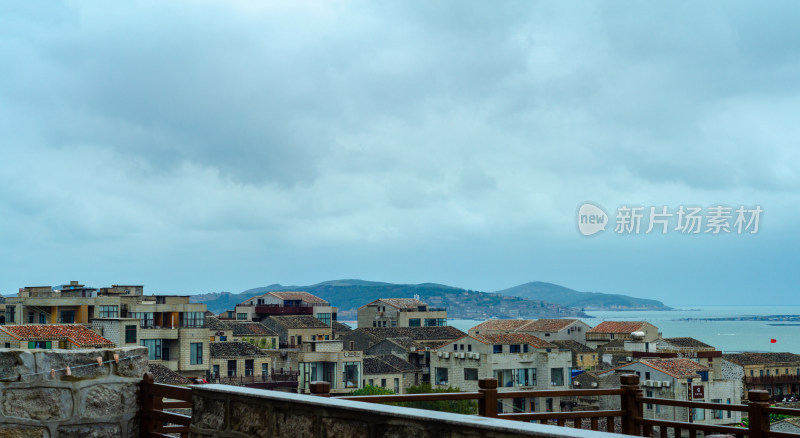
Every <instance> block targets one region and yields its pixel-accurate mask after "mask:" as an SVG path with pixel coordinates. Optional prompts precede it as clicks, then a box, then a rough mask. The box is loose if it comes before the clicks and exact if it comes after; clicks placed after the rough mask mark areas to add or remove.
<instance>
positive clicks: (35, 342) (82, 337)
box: [0, 324, 115, 350]
mask: <svg viewBox="0 0 800 438" xmlns="http://www.w3.org/2000/svg"><path fill="white" fill-rule="evenodd" d="M0 345H3V347H4V348H18V349H23V350H33V349H46V350H50V349H62V350H73V349H82V348H113V347H115V345H114V343H113V342H111V341H110V340H108V339H106V338H104V337H102V336H100V335H99V334H97V333H95V332H94V331H92V330H89V329H88V328H86V327H84V326H82V325H80V324H42V325H36V324H25V325H4V326H0Z"/></svg>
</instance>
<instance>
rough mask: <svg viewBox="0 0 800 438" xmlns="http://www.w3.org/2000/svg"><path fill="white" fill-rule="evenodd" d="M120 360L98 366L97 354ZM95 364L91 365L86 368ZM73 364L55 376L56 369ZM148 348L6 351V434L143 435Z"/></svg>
mask: <svg viewBox="0 0 800 438" xmlns="http://www.w3.org/2000/svg"><path fill="white" fill-rule="evenodd" d="M114 354H118V355H119V358H120V361H119V364H116V363H113V362H112V363H104V364H102V365H98V364H97V358H98V357H100V358H102V360H103V361H104V362H105V361H113V359H114ZM85 364H91V365H90V366H80V365H85ZM67 366H69V367H70V371H71V375H69V376H67V375H66V373H65V372H64V371H58V372H56V374H55V376H51V375H50V370H51V369H55V370H59V369H64V368H66V367H67ZM145 372H147V348H144V347H131V348H110V349H98V350H11V349H0V438H6V437H15V438H16V437H20V438H21V437H25V438H28V437H37V438H38V437H42V438H72V437H80V438H105V437H109V438H111V437H113V438H119V437H122V438H133V437H138V436H139V423H138V422H139V417H138V412H139V400H138V395H139V394H138V392H139V382H141V380H142V376H143V375H144V373H145Z"/></svg>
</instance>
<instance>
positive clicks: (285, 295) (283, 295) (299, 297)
mask: <svg viewBox="0 0 800 438" xmlns="http://www.w3.org/2000/svg"><path fill="white" fill-rule="evenodd" d="M266 295H272V296H273V297H275V298H278V299H281V300H288V301H305V302H306V303H317V304H328V302H327V301H325V300H323V299H322V298H320V297H318V296H316V295H311V294H310V293H308V292H268V293H267V294H266Z"/></svg>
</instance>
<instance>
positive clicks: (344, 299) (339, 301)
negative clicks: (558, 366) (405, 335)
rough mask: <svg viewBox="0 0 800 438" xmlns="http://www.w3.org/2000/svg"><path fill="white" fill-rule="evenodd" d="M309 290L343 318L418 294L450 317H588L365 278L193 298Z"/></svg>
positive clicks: (231, 302) (224, 306)
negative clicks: (383, 300)
mask: <svg viewBox="0 0 800 438" xmlns="http://www.w3.org/2000/svg"><path fill="white" fill-rule="evenodd" d="M297 290H300V291H306V292H309V293H311V294H314V295H316V296H318V297H320V298H323V299H325V300H327V301H329V302H330V303H331V304H333V305H334V306H337V307H339V314H340V318H341V319H350V318H355V312H356V309H358V308H359V307H361V306H363V305H364V304H367V303H369V302H370V301H373V300H376V299H379V298H412V297H413V296H414V295H419V296H420V298H421V299H422V300H423V301H425V302H427V303H428V304H429V305H430V306H431V307H446V308H447V314H448V317H451V318H459V319H483V318H490V317H497V318H518V317H521V318H558V317H586V316H587V315H585V314H584V313H583V312H581V311H580V310H578V309H574V308H570V307H568V306H564V305H560V304H554V303H549V302H545V301H543V300H538V299H535V300H531V299H526V298H521V297H512V296H502V295H501V294H497V293H487V292H479V291H473V290H467V289H461V288H457V287H453V286H447V285H443V284H436V283H422V284H394V283H382V282H375V281H364V280H334V281H325V282H322V283H318V284H314V285H311V286H283V285H280V284H273V285H270V286H266V287H258V288H254V289H248V290H246V291H244V292H242V293H239V294H231V293H229V292H222V293H213V294H205V295H196V296H193V297H192V302H203V303H206V305H208V309H209V310H210V311H212V312H214V313H220V312H222V311H224V310H232V309H233V308H234V306H235V305H236V304H237V303H240V302H242V301H244V300H246V299H248V298H251V297H253V296H256V295H261V294H264V293H266V292H276V291H297Z"/></svg>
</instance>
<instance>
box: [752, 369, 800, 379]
mask: <svg viewBox="0 0 800 438" xmlns="http://www.w3.org/2000/svg"><path fill="white" fill-rule="evenodd" d="M798 369H799V370H800V368H798ZM798 374H800V373H798ZM750 377H753V370H750Z"/></svg>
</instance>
